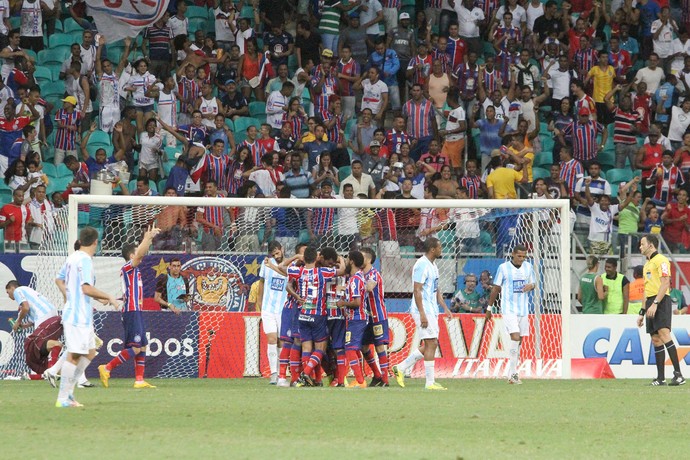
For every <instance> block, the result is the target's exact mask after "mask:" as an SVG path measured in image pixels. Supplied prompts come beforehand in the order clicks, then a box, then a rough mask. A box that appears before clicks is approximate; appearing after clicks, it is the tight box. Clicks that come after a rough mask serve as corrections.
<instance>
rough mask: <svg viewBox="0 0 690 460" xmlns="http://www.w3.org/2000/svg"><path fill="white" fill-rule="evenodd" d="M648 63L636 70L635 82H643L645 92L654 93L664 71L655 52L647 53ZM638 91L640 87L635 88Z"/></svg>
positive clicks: (649, 0)
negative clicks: (645, 87) (645, 88)
mask: <svg viewBox="0 0 690 460" xmlns="http://www.w3.org/2000/svg"><path fill="white" fill-rule="evenodd" d="M647 1H648V2H649V3H654V0H647ZM648 62H649V64H648V65H647V67H643V68H641V69H640V70H638V71H637V74H636V75H635V84H637V85H639V84H640V83H645V84H646V85H647V93H648V94H654V93H656V90H657V88H659V86H660V85H661V81H662V80H663V79H664V71H663V69H661V68H660V67H657V66H658V65H659V55H657V54H656V53H651V54H650V55H649V60H648ZM637 90H638V91H640V88H639V87H638V88H637Z"/></svg>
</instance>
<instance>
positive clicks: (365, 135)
mask: <svg viewBox="0 0 690 460" xmlns="http://www.w3.org/2000/svg"><path fill="white" fill-rule="evenodd" d="M361 113H362V120H361V121H360V122H359V123H357V126H356V127H355V129H353V130H352V131H351V133H350V139H349V140H348V147H349V148H351V149H352V152H353V156H352V158H353V159H354V160H358V159H359V158H360V155H361V154H362V153H364V150H365V149H366V148H367V147H368V146H369V144H371V141H372V140H373V139H374V131H375V130H376V125H374V124H373V123H372V119H373V115H374V112H373V111H372V110H371V109H367V108H364V109H362V111H361Z"/></svg>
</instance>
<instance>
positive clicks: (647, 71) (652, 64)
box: [635, 53, 664, 94]
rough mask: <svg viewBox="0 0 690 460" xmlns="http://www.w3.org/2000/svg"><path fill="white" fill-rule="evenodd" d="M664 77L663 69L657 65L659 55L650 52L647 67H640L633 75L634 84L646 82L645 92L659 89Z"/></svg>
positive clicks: (652, 92)
mask: <svg viewBox="0 0 690 460" xmlns="http://www.w3.org/2000/svg"><path fill="white" fill-rule="evenodd" d="M663 79H664V71H663V69H662V68H661V67H659V55H658V54H657V53H651V54H650V55H649V64H648V65H647V67H642V68H641V69H640V70H638V71H637V74H636V75H635V84H638V83H640V82H645V83H646V84H647V94H654V93H656V90H657V89H659V85H661V81H662V80H663Z"/></svg>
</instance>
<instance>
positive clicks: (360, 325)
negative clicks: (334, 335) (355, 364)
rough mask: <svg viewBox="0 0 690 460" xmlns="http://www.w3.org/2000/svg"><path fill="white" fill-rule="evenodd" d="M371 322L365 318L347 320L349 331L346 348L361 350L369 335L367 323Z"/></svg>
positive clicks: (346, 335)
mask: <svg viewBox="0 0 690 460" xmlns="http://www.w3.org/2000/svg"><path fill="white" fill-rule="evenodd" d="M368 324H369V323H368V322H367V321H366V320H363V319H353V320H347V332H345V349H346V350H359V349H361V348H362V345H363V344H364V343H365V342H364V339H365V338H366V335H367V325H368Z"/></svg>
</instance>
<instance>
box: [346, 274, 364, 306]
mask: <svg viewBox="0 0 690 460" xmlns="http://www.w3.org/2000/svg"><path fill="white" fill-rule="evenodd" d="M347 296H348V298H349V299H350V301H352V299H358V298H360V297H362V278H360V277H358V276H353V277H352V278H350V283H349V285H348V289H347Z"/></svg>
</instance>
